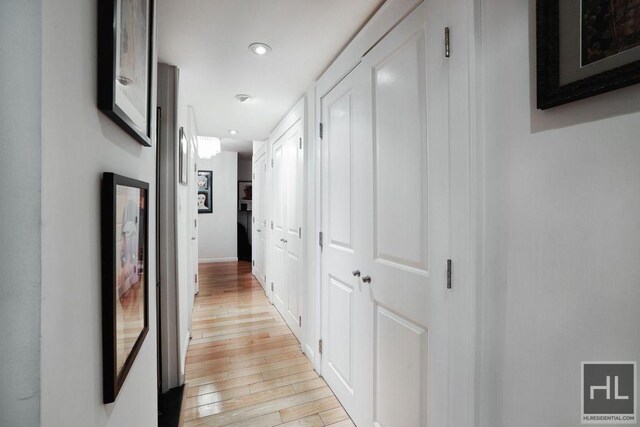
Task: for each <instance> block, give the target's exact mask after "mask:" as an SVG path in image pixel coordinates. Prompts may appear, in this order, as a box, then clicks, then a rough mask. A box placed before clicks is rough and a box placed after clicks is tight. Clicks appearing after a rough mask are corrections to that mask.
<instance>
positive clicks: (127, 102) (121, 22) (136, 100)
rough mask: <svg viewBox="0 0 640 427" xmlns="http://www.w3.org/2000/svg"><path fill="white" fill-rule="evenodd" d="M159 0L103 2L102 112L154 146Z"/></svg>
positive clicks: (100, 19) (100, 50) (100, 23)
mask: <svg viewBox="0 0 640 427" xmlns="http://www.w3.org/2000/svg"><path fill="white" fill-rule="evenodd" d="M154 7H155V1H154V0H100V1H98V55H97V56H98V108H100V110H102V112H103V113H105V114H106V115H107V116H108V117H109V118H111V120H113V121H114V122H115V123H117V124H118V126H120V127H121V128H122V129H124V130H125V132H127V133H128V134H129V135H131V136H132V137H133V138H135V139H136V140H137V141H138V142H139V143H140V144H142V145H145V146H147V147H150V146H151V129H152V123H151V120H152V114H151V94H152V82H151V80H152V72H153V63H152V61H153V49H154V46H153V15H154Z"/></svg>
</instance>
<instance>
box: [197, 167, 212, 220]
mask: <svg viewBox="0 0 640 427" xmlns="http://www.w3.org/2000/svg"><path fill="white" fill-rule="evenodd" d="M197 184H198V196H197V198H198V199H197V202H196V203H197V204H198V213H199V214H202V213H212V212H213V171H207V170H200V171H198V178H197Z"/></svg>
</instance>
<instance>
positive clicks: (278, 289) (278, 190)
mask: <svg viewBox="0 0 640 427" xmlns="http://www.w3.org/2000/svg"><path fill="white" fill-rule="evenodd" d="M271 159H272V162H273V163H272V166H273V167H272V173H271V177H272V191H271V195H272V201H273V208H272V215H273V216H272V218H273V220H272V221H273V232H272V236H273V238H272V245H273V248H272V254H273V262H272V264H271V266H272V268H273V271H272V272H270V281H271V283H273V293H272V302H273V304H274V305H275V306H276V308H277V309H278V311H280V313H285V308H286V305H287V289H286V283H285V274H284V273H285V272H284V263H285V244H284V240H285V234H286V233H285V228H286V224H285V210H284V209H285V197H284V185H285V176H284V174H285V169H284V168H285V163H284V140H283V139H282V138H281V139H280V140H278V141H276V142H275V143H274V144H273V152H272V157H271Z"/></svg>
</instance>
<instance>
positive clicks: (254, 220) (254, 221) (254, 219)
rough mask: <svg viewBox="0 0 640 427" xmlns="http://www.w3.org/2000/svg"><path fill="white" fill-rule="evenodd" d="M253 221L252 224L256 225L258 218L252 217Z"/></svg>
mask: <svg viewBox="0 0 640 427" xmlns="http://www.w3.org/2000/svg"><path fill="white" fill-rule="evenodd" d="M251 220H252V222H253V223H254V224H255V223H256V217H255V216H254V217H252V218H251Z"/></svg>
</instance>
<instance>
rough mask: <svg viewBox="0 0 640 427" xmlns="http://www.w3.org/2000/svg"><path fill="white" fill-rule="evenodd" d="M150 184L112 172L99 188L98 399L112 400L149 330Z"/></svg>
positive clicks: (108, 401)
mask: <svg viewBox="0 0 640 427" xmlns="http://www.w3.org/2000/svg"><path fill="white" fill-rule="evenodd" d="M148 206H149V184H147V183H146V182H141V181H136V180H134V179H131V178H126V177H123V176H120V175H115V174H113V173H105V174H104V175H103V189H102V363H103V400H104V403H111V402H114V401H115V399H116V397H117V396H118V392H119V391H120V389H121V387H122V384H123V383H124V381H125V379H126V378H127V374H128V373H129V371H130V369H131V366H132V365H133V363H134V362H135V359H136V357H137V355H138V352H139V351H140V347H142V343H143V342H144V339H145V337H146V335H147V333H148V332H149V277H148V275H147V272H148V271H149V264H148V253H149V250H148V247H149V240H148V236H149V233H148V232H149V229H148V225H149V211H148Z"/></svg>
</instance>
